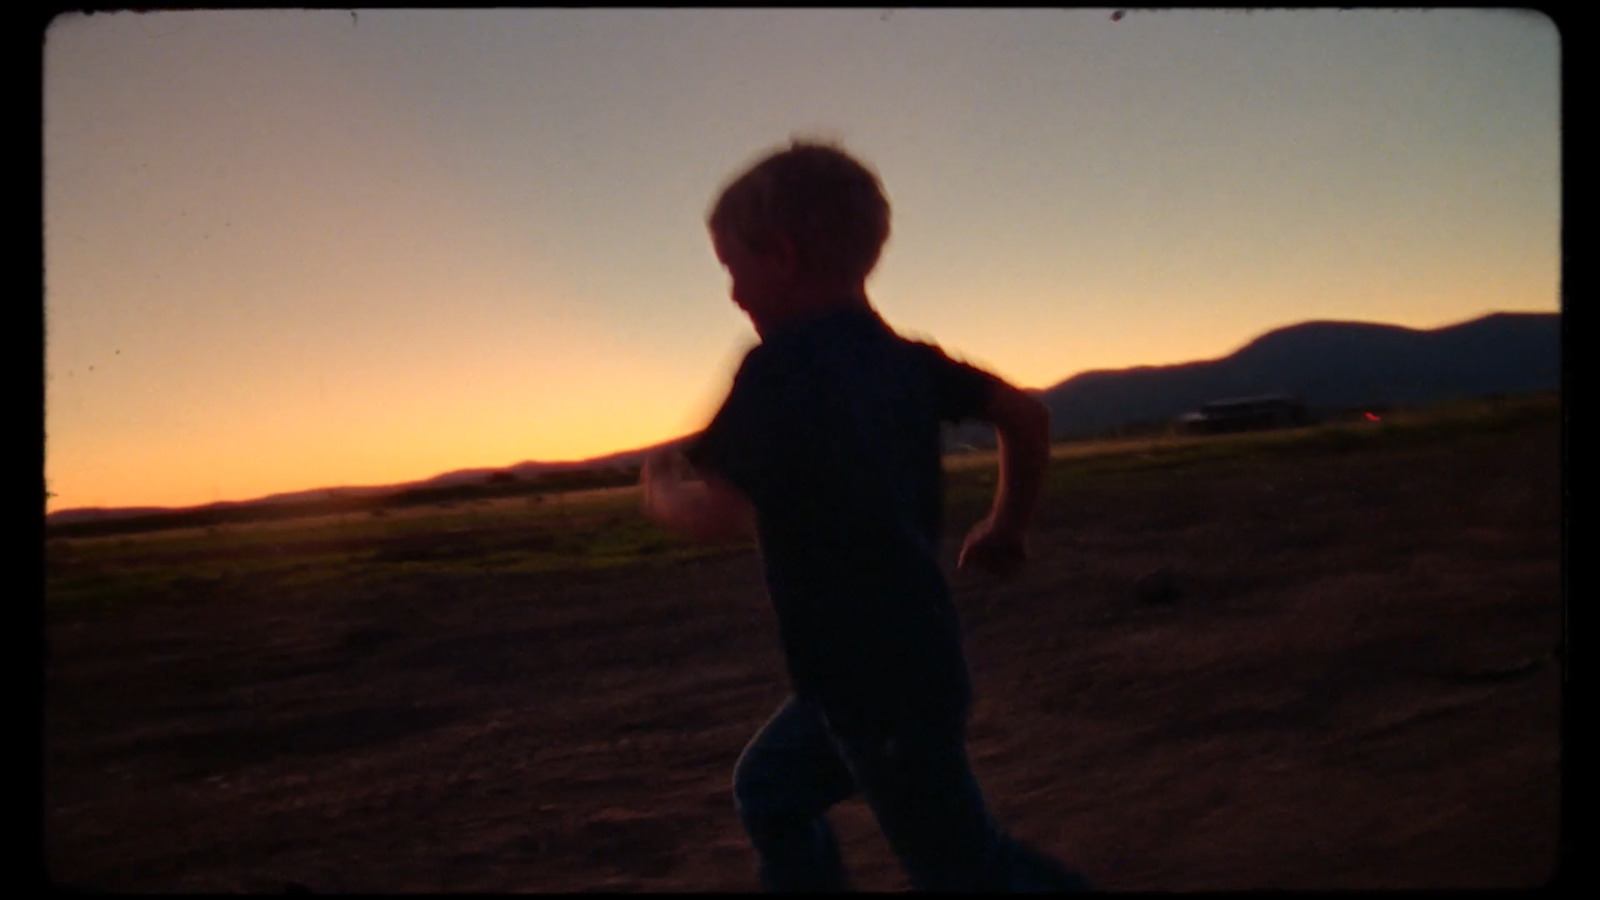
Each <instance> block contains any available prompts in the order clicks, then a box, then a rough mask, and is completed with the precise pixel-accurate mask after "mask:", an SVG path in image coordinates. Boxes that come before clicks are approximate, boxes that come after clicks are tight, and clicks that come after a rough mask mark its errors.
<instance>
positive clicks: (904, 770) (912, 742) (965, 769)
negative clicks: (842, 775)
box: [840, 730, 1089, 892]
mask: <svg viewBox="0 0 1600 900" xmlns="http://www.w3.org/2000/svg"><path fill="white" fill-rule="evenodd" d="M840 746H841V748H842V749H843V750H844V751H845V754H846V757H847V759H848V760H849V764H850V767H851V769H852V770H853V771H854V772H855V775H856V782H857V784H859V785H860V788H861V791H862V794H863V795H864V796H865V798H866V800H867V803H868V805H869V806H871V807H872V811H873V814H874V816H876V817H877V820H878V825H879V827H880V828H881V829H882V830H883V833H884V837H885V838H887V839H888V841H889V845H890V847H891V848H892V849H893V850H894V852H895V855H896V856H897V857H899V859H900V862H901V864H902V865H903V866H904V867H905V869H906V872H907V874H908V875H909V876H910V878H911V886H912V888H913V889H914V890H944V891H1010V892H1058V891H1075V890H1087V889H1088V887H1089V886H1088V883H1087V881H1086V880H1085V879H1084V878H1083V877H1082V876H1081V875H1079V874H1078V873H1076V872H1073V871H1072V870H1070V869H1068V868H1067V867H1066V866H1064V865H1062V864H1061V863H1060V862H1058V861H1056V860H1054V859H1052V858H1051V857H1049V856H1047V855H1045V854H1043V853H1040V852H1039V851H1037V850H1035V849H1033V848H1032V847H1029V846H1028V845H1026V844H1024V843H1022V842H1020V841H1017V840H1016V839H1014V838H1012V837H1011V836H1010V835H1008V834H1007V833H1006V832H1005V830H1004V829H1002V828H1001V827H1000V826H999V824H998V823H997V822H995V821H994V819H993V817H992V816H991V815H990V813H989V810H988V807H987V804H986V803H985V802H984V798H983V792H982V790H981V789H980V787H979V785H978V781H977V778H976V777H975V776H974V775H973V773H972V767H971V764H970V762H969V760H968V758H967V753H966V746H965V741H964V739H963V738H962V736H961V735H960V734H958V733H956V734H951V733H945V732H944V731H942V730H941V731H935V732H932V733H929V734H924V735H919V736H916V737H911V738H908V737H904V736H902V737H899V738H895V739H867V738H850V737H841V739H840Z"/></svg>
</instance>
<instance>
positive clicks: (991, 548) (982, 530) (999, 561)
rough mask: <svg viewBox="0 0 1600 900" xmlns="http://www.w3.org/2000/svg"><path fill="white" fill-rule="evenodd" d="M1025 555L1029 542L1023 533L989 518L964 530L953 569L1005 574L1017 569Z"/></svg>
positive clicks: (1025, 558)
mask: <svg viewBox="0 0 1600 900" xmlns="http://www.w3.org/2000/svg"><path fill="white" fill-rule="evenodd" d="M1027 558H1028V545H1027V541H1026V540H1025V539H1024V538H1023V535H1022V532H1021V531H1017V530H1014V529H1009V528H1002V527H1000V526H999V525H996V524H995V521H994V519H993V518H992V517H991V518H987V519H984V520H983V521H982V522H979V523H978V524H977V525H974V526H973V527H972V531H970V532H968V533H967V539H966V541H965V542H963V543H962V545H961V556H960V558H959V559H958V560H957V562H956V568H957V569H958V570H960V571H963V572H965V571H969V570H972V569H977V570H979V571H982V572H988V573H989V574H991V575H1000V576H1006V575H1011V574H1012V573H1014V572H1016V571H1017V570H1018V569H1020V568H1021V567H1022V564H1023V562H1025V561H1026V560H1027Z"/></svg>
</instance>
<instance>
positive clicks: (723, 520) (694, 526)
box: [639, 449, 755, 542]
mask: <svg viewBox="0 0 1600 900" xmlns="http://www.w3.org/2000/svg"><path fill="white" fill-rule="evenodd" d="M692 476H693V470H692V468H691V467H690V465H689V460H688V459H686V458H685V457H684V455H683V453H682V452H680V451H678V450H676V449H672V450H658V451H656V452H655V453H652V454H650V455H649V456H648V457H646V458H645V461H644V464H643V465H641V466H640V467H639V485H640V487H641V491H640V494H641V495H642V497H641V501H642V505H643V506H644V514H645V515H646V516H648V517H649V518H651V519H653V520H654V521H655V522H656V523H658V524H660V525H662V526H664V527H666V528H669V529H671V530H673V531H676V532H678V533H679V534H680V535H683V536H684V537H687V538H690V539H691V540H698V541H709V542H724V541H741V540H748V539H750V538H752V537H754V536H755V511H754V509H753V508H752V507H751V506H750V501H749V500H748V499H746V497H745V496H744V494H742V493H740V492H739V490H738V488H735V487H734V486H733V485H731V484H729V483H727V482H726V481H723V480H722V479H720V478H718V477H716V476H715V475H711V474H708V475H706V476H705V477H704V478H703V479H701V480H699V481H693V480H691V478H692Z"/></svg>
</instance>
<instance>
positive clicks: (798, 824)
mask: <svg viewBox="0 0 1600 900" xmlns="http://www.w3.org/2000/svg"><path fill="white" fill-rule="evenodd" d="M853 793H855V781H854V779H852V777H851V775H850V769H849V768H848V767H847V766H846V765H845V763H844V760H843V759H842V758H841V757H840V756H839V752H838V750H837V748H836V747H835V746H834V743H833V737H832V735H831V734H829V732H828V728H827V725H826V723H825V721H824V720H823V718H822V715H821V714H820V713H819V712H817V710H816V709H815V708H814V707H812V706H811V705H810V704H808V703H806V702H805V701H803V700H800V699H798V698H795V697H791V698H789V700H788V701H787V702H785V703H784V705H783V706H782V707H780V708H779V709H778V712H777V713H776V714H774V715H773V717H772V718H771V719H769V720H768V721H767V724H766V725H764V726H762V728H761V730H760V731H759V732H757V734H756V736H755V737H754V738H753V739H751V741H750V744H749V746H747V747H745V750H744V753H743V754H742V755H741V756H740V757H739V762H738V765H736V766H735V767H734V775H733V796H734V804H735V806H736V807H737V809H738V811H739V820H740V821H741V822H742V823H743V824H744V829H745V832H746V833H747V834H749V835H750V841H751V843H752V844H754V845H755V849H756V853H757V855H758V856H759V857H760V866H761V869H760V871H761V886H762V888H763V889H764V890H769V891H842V890H844V889H845V874H844V863H843V861H842V860H841V859H840V857H839V842H838V838H837V836H836V835H835V834H834V831H833V826H832V825H830V824H829V823H828V819H827V816H826V813H827V811H828V809H829V808H830V807H832V806H834V805H835V804H837V803H838V802H839V801H841V800H844V799H845V798H847V797H849V796H850V795H851V794H853Z"/></svg>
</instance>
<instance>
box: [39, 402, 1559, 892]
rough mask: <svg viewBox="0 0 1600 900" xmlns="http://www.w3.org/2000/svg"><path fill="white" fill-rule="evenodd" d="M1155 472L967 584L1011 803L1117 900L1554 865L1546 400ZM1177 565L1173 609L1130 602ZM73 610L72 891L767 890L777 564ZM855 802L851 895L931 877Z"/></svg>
mask: <svg viewBox="0 0 1600 900" xmlns="http://www.w3.org/2000/svg"><path fill="white" fill-rule="evenodd" d="M1151 472H1152V474H1150V475H1148V476H1139V475H1138V474H1137V473H1134V474H1125V475H1122V476H1118V477H1115V478H1107V479H1105V480H1103V481H1091V480H1088V479H1080V480H1078V481H1074V482H1071V483H1069V484H1067V485H1065V486H1064V487H1063V488H1062V489H1061V490H1060V492H1058V493H1057V494H1056V495H1054V496H1053V497H1052V499H1051V500H1050V502H1049V503H1048V504H1047V505H1046V507H1045V508H1044V509H1043V510H1042V512H1041V518H1040V522H1039V529H1038V534H1037V536H1036V540H1035V543H1034V551H1035V559H1034V561H1033V563H1032V564H1031V568H1030V569H1029V570H1027V571H1026V573H1025V574H1023V575H1021V576H1019V577H1017V578H1016V579H1014V580H1012V581H1009V582H1002V583H990V582H986V581H984V580H982V579H978V578H968V577H966V576H964V575H963V576H960V577H958V578H956V579H955V581H954V584H955V587H956V591H957V598H958V602H959V604H960V605H961V607H962V609H963V614H964V617H965V621H966V625H967V638H968V646H969V652H970V663H971V667H972V670H973V675H974V681H975V685H976V690H977V694H978V701H977V704H976V707H975V709H974V713H973V718H972V725H971V751H972V755H973V759H974V765H975V767H976V769H977V773H978V776H979V778H980V780H981V781H982V782H983V784H984V786H985V788H986V790H987V792H988V794H989V797H990V801H991V803H992V805H993V807H994V809H995V811H996V813H997V815H998V816H999V818H1000V819H1001V820H1002V821H1003V822H1004V823H1005V824H1006V825H1007V826H1008V827H1009V828H1010V829H1011V830H1012V831H1013V832H1014V833H1016V834H1017V835H1019V836H1021V837H1023V838H1025V839H1027V840H1029V841H1030V842H1032V843H1034V844H1036V845H1038V846H1040V847H1042V848H1044V849H1046V850H1049V851H1051V852H1053V853H1055V854H1057V855H1059V856H1061V857H1062V858H1064V859H1066V860H1067V861H1069V862H1070V863H1072V864H1074V865H1076V866H1078V867H1080V868H1081V869H1083V870H1084V871H1085V872H1086V873H1087V874H1088V875H1089V876H1090V878H1091V879H1093V880H1094V881H1095V883H1096V884H1097V886H1098V887H1100V888H1104V889H1106V890H1112V891H1123V890H1160V891H1166V890H1185V891H1187V890H1228V889H1271V888H1284V889H1381V888H1402V889H1403V888H1438V889H1443V888H1502V887H1505V888H1510V887H1533V886H1535V885H1538V884H1541V883H1543V882H1545V881H1546V880H1548V879H1549V878H1551V877H1552V876H1553V875H1554V874H1555V872H1556V866H1557V859H1558V841H1559V839H1560V811H1561V803H1562V791H1561V757H1562V746H1563V745H1562V741H1561V733H1560V732H1561V721H1562V715H1561V713H1562V706H1561V699H1562V692H1563V688H1564V685H1563V676H1562V672H1563V667H1564V663H1563V659H1564V651H1563V650H1561V649H1560V641H1561V633H1562V616H1563V604H1562V581H1561V578H1562V568H1561V522H1560V512H1561V484H1562V471H1561V463H1560V458H1559V443H1558V428H1557V424H1556V423H1555V422H1554V421H1553V420H1551V421H1546V422H1543V423H1538V424H1535V425H1529V426H1524V427H1521V428H1518V429H1514V430H1510V431H1502V432H1493V433H1484V434H1479V435H1471V436H1468V437H1458V438H1454V439H1451V440H1447V441H1436V442H1431V443H1421V444H1417V443H1412V444H1406V445H1403V446H1395V447H1390V448H1387V449H1379V450H1345V451H1334V450H1328V451H1325V452H1320V453H1318V454H1316V455H1312V456H1308V457H1305V458H1302V459H1287V458H1285V459H1278V460H1257V461H1253V462H1240V463H1238V464H1236V465H1224V464H1214V465H1210V466H1206V467H1197V468H1195V469H1194V471H1193V472H1192V473H1191V474H1188V475H1183V474H1182V473H1173V472H1166V473H1162V472H1160V471H1159V470H1155V469H1153V470H1151ZM975 513H976V510H975V509H970V508H969V509H959V510H953V511H952V524H953V525H955V526H958V527H953V528H952V532H953V534H952V536H951V539H950V542H949V545H948V546H947V548H946V549H947V552H948V553H949V554H950V555H951V556H952V557H953V554H954V547H955V544H954V541H955V537H956V534H957V533H959V531H960V527H959V526H962V525H965V524H966V523H968V522H970V521H971V517H972V516H973V515H974V514H975ZM1152 571H1160V572H1164V573H1165V574H1164V575H1162V576H1160V577H1164V578H1168V579H1169V580H1170V582H1171V583H1172V585H1173V586H1174V587H1175V589H1176V592H1177V593H1176V600H1175V601H1174V602H1168V603H1149V602H1143V601H1141V599H1140V597H1139V596H1138V592H1137V591H1136V590H1135V584H1136V583H1137V582H1138V581H1139V579H1140V577H1141V576H1144V575H1147V574H1148V573H1150V572H1152ZM46 627H47V642H46V651H47V659H46V672H45V688H46V694H45V703H44V706H45V708H44V753H43V762H44V777H45V783H44V792H43V797H44V810H43V825H44V838H45V852H46V865H47V867H48V870H49V873H50V875H51V877H52V878H53V879H54V880H55V881H56V882H57V883H58V884H60V885H62V886H67V887H73V888H79V889H86V890H103V891H119V892H120V891H134V892H142V891H155V892H172V891H176V892H187V891H206V892H212V891H224V892H228V891H245V892H270V891H281V890H286V889H288V890H300V889H306V890H311V891H316V892H325V891H359V892H438V891H490V892H512V891H530V892H532V891H589V890H599V891H680V890H682V891H690V890H693V891H699V890H706V891H741V890H751V889H754V888H755V886H756V881H755V860H754V856H753V854H752V852H751V850H750V849H749V847H748V845H747V844H746V842H745V840H744V837H743V835H742V833H741V831H740V829H739V825H738V822H737V820H736V818H735V816H734V813H733V809H732V806H731V801H730V796H729V779H730V774H731V771H732V766H733V763H734V760H735V759H736V757H737V756H738V754H739V751H740V750H741V748H742V746H743V745H744V743H745V741H746V740H747V739H748V738H749V737H750V736H751V735H752V733H753V732H754V731H755V730H756V728H757V727H759V726H760V724H761V723H762V721H763V720H764V719H765V718H766V716H767V715H768V714H769V713H771V712H772V710H773V709H774V708H775V707H776V706H777V704H778V703H779V702H780V701H781V700H782V698H783V696H784V684H783V681H782V676H781V671H782V670H781V664H780V660H779V657H778V652H777V642H776V637H775V634H774V632H773V621H772V617H771V613H770V611H769V609H768V608H767V607H766V605H765V600H764V597H763V594H762V591H761V585H760V571H759V568H758V562H757V559H756V557H755V555H754V554H753V552H751V551H749V550H738V551H733V552H729V553H726V554H723V555H720V556H715V557H712V558H705V559H698V560H691V561H680V562H670V563H669V562H663V563H654V564H640V565H637V566H630V567H624V568H618V569H612V570H600V571H574V572H564V573H556V574H546V575H535V574H527V575H517V576H514V577H513V576H496V575H461V576H452V577H436V578H432V579H420V578H419V579H417V580H413V581H408V582H400V583H395V584H390V585H389V586H387V587H375V586H372V585H363V584H356V583H334V584H321V585H317V586H312V587H301V588H296V589H293V590H288V589H284V588H282V587H281V586H278V585H275V584H274V583H273V582H272V581H271V580H270V579H262V580H259V581H253V582H246V583H244V584H239V585H235V586H232V587H230V588H228V589H225V590H224V589H222V588H219V587H217V586H215V585H212V586H211V587H206V586H205V585H199V586H196V587H195V588H193V590H191V591H189V592H187V593H183V594H179V595H173V596H169V597H167V598H166V599H164V600H161V601H159V602H156V601H152V602H149V603H144V604H139V605H137V606H127V605H124V606H121V607H115V608H103V609H93V608H89V607H82V608H75V609H69V610H53V611H50V612H49V613H48V615H47V618H46ZM834 821H835V823H836V825H837V826H838V827H839V830H840V833H841V837H842V839H843V843H844V850H845V853H846V855H847V858H848V860H849V863H850V866H851V871H852V876H853V878H854V881H855V884H856V886H858V887H860V888H863V889H878V890H883V889H900V888H903V886H904V879H903V876H902V875H901V874H900V872H899V870H898V869H897V867H896V865H895V863H894V860H893V859H892V857H891V856H890V854H889V852H888V849H887V847H886V845H885V844H884V842H883V840H882V838H881V837H880V836H879V834H878V833H877V831H876V830H875V826H874V825H873V823H872V820H871V818H870V815H869V814H868V813H867V812H866V810H865V808H864V807H863V806H861V805H860V803H859V802H854V801H853V802H850V803H847V804H845V805H843V806H841V807H840V808H839V809H838V810H837V811H836V813H835V816H834Z"/></svg>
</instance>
